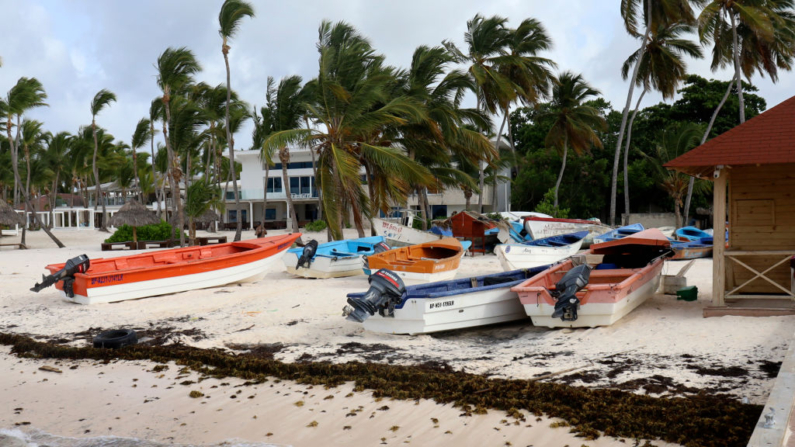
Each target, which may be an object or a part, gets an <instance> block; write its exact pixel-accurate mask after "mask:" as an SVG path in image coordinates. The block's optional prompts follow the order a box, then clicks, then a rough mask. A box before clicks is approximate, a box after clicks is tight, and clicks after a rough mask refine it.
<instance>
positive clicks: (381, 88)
mask: <svg viewBox="0 0 795 447" xmlns="http://www.w3.org/2000/svg"><path fill="white" fill-rule="evenodd" d="M319 35H320V42H319V43H318V51H319V52H320V58H319V67H320V72H319V74H318V77H317V79H315V80H314V81H312V82H310V84H311V85H312V88H311V91H312V97H311V98H310V99H309V105H308V114H309V116H310V117H311V119H312V121H314V122H316V123H317V124H318V125H319V126H320V127H321V129H304V128H296V129H292V130H283V131H279V132H275V133H273V134H271V135H270V136H269V137H268V139H267V140H266V141H265V143H264V146H265V147H268V148H272V149H274V150H278V149H279V148H281V147H283V146H284V145H286V144H290V143H292V144H306V145H309V146H310V147H316V148H317V150H318V175H317V177H318V180H319V182H320V190H321V192H322V200H323V213H324V218H325V219H326V222H327V224H328V227H329V228H330V231H331V234H332V236H333V237H334V238H336V239H339V238H342V222H343V217H344V211H345V210H346V208H348V207H349V209H350V210H351V212H352V214H353V218H354V223H355V224H356V229H357V231H358V232H359V235H360V237H363V236H364V226H363V221H362V216H363V215H364V216H366V217H369V214H370V207H369V203H368V201H369V199H368V197H367V195H366V194H364V191H363V189H362V183H361V179H360V177H359V170H360V169H361V168H362V161H361V160H363V159H368V160H372V161H373V163H374V164H376V165H378V166H379V167H381V168H382V169H383V171H382V172H383V173H384V175H383V177H384V180H385V181H387V182H389V183H390V187H391V188H394V191H396V194H400V195H401V196H402V199H403V200H402V202H405V198H406V197H407V194H408V187H407V185H408V184H412V183H414V184H417V183H424V182H428V181H430V174H429V172H428V170H427V169H426V168H424V167H422V166H420V165H419V164H417V163H415V162H413V161H412V160H411V159H409V158H408V157H406V155H405V154H404V153H403V151H402V150H400V149H398V148H395V147H392V146H391V145H390V146H387V145H385V144H381V143H374V142H373V141H376V140H378V141H381V142H384V143H386V141H385V140H381V139H375V138H373V137H372V136H373V135H374V134H377V133H379V132H381V131H383V130H384V129H385V128H386V127H388V126H401V125H403V124H406V123H408V122H409V121H411V120H417V121H418V120H422V119H424V118H425V114H424V112H423V108H422V107H421V105H419V104H418V103H417V102H416V101H415V100H413V99H412V98H410V97H408V96H406V95H401V94H397V95H395V94H394V90H395V89H394V86H395V85H396V84H397V80H396V77H395V71H394V69H391V68H390V67H384V65H383V56H381V55H377V54H375V52H374V50H373V49H372V46H371V45H370V42H369V41H367V39H365V38H364V37H363V36H361V35H360V34H359V33H358V32H357V31H356V30H355V29H354V28H353V27H351V26H350V25H348V24H346V23H344V22H338V23H336V24H333V25H332V24H331V23H330V22H327V21H324V22H323V23H322V24H321V25H320V30H319ZM398 191H399V192H398Z"/></svg>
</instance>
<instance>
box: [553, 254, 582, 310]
mask: <svg viewBox="0 0 795 447" xmlns="http://www.w3.org/2000/svg"><path fill="white" fill-rule="evenodd" d="M590 278H591V267H590V266H589V265H587V264H582V265H578V266H577V267H574V268H573V269H571V270H569V271H568V273H566V275H564V276H563V278H562V279H561V280H560V281H558V283H557V284H555V291H554V292H552V296H553V297H555V298H556V299H557V300H558V301H557V302H556V303H555V311H554V312H553V313H552V318H560V319H561V320H562V321H577V309H579V307H580V299H579V298H577V295H576V293H577V292H579V291H580V290H582V289H583V288H584V287H585V286H587V285H588V280H589V279H590Z"/></svg>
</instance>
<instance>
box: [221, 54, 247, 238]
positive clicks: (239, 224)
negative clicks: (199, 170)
mask: <svg viewBox="0 0 795 447" xmlns="http://www.w3.org/2000/svg"><path fill="white" fill-rule="evenodd" d="M222 51H223V53H224V64H226V141H227V143H228V145H229V168H230V169H231V171H232V187H233V189H234V191H235V210H236V214H237V228H236V229H235V241H239V240H240V237H241V233H242V230H243V219H241V217H242V216H241V215H240V191H239V190H238V189H237V172H235V140H234V138H233V137H232V130H231V129H230V128H229V102H230V101H231V100H232V82H231V78H230V75H229V54H228V53H229V47H227V46H226V38H224V45H223V49H222Z"/></svg>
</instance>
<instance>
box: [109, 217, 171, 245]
mask: <svg viewBox="0 0 795 447" xmlns="http://www.w3.org/2000/svg"><path fill="white" fill-rule="evenodd" d="M137 232H138V240H139V241H165V240H168V239H179V235H178V234H177V229H176V228H174V227H172V226H171V225H169V224H168V222H164V221H161V222H160V223H159V224H157V225H145V226H143V227H138V229H137ZM132 239H133V229H132V227H131V226H129V225H122V226H121V227H119V228H117V229H116V231H115V232H114V233H113V235H111V237H109V238H107V239H105V242H126V241H131V240H132Z"/></svg>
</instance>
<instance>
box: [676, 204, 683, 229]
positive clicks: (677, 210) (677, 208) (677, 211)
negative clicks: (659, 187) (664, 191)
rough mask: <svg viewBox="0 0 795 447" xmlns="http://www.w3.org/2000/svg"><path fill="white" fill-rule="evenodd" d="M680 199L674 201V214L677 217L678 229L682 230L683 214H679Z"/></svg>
mask: <svg viewBox="0 0 795 447" xmlns="http://www.w3.org/2000/svg"><path fill="white" fill-rule="evenodd" d="M680 202H681V200H680V199H674V214H675V215H676V228H682V214H681V213H680V212H679V203H680Z"/></svg>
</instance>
